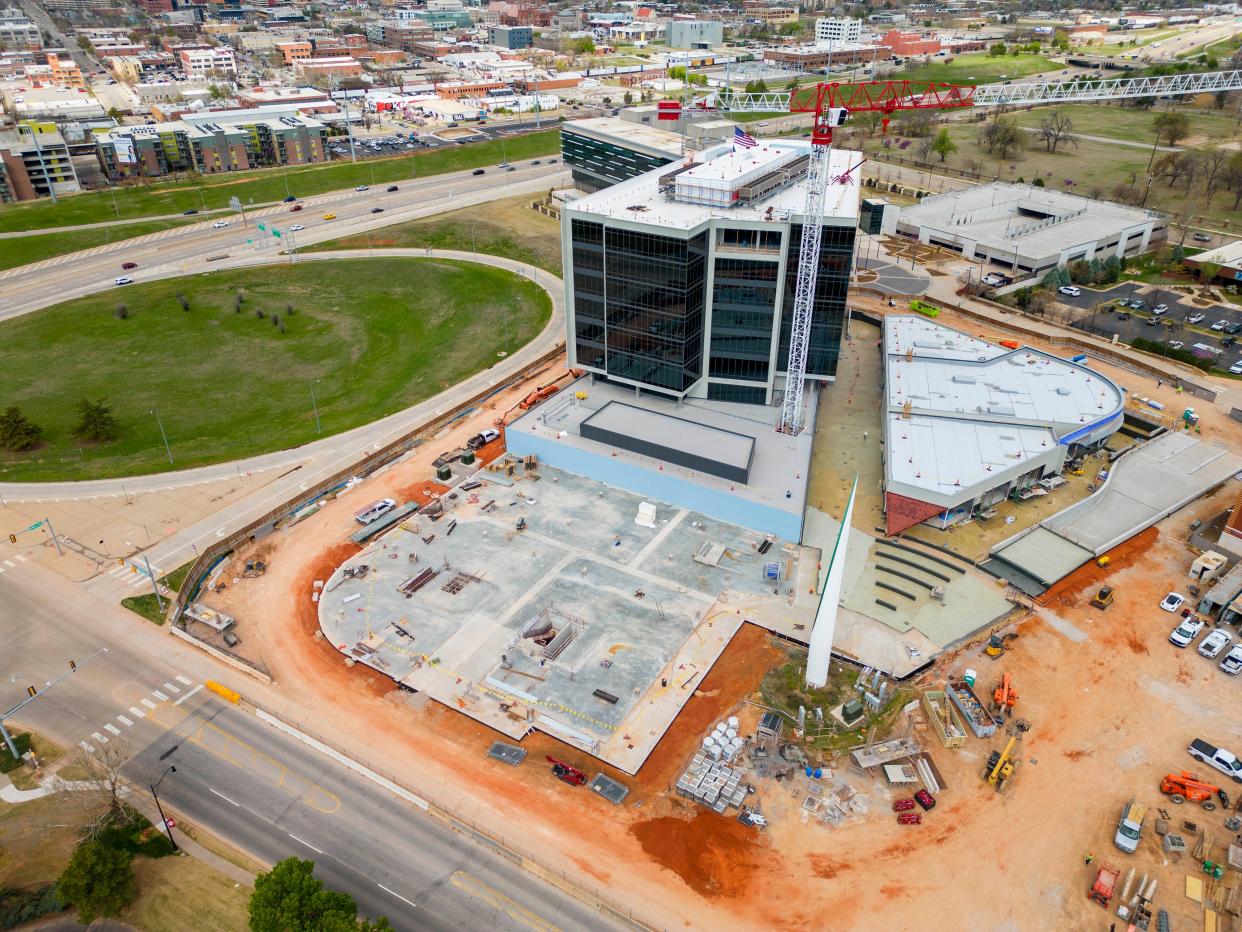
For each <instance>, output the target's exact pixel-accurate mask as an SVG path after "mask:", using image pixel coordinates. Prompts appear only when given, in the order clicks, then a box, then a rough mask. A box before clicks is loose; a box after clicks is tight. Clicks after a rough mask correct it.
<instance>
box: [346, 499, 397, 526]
mask: <svg viewBox="0 0 1242 932" xmlns="http://www.w3.org/2000/svg"><path fill="white" fill-rule="evenodd" d="M396 507H397V503H396V502H394V501H393V500H392V499H391V498H381V499H380V500H379V501H378V502H371V504H369V505H367V507H366V508H364V509H362V511H360V512H358V513H357V514H355V515H354V520H355V521H357V522H358V523H359V524H370V523H371V522H372V521H378V520H379V519H380V518H382V517H384V515H386V514H388V512H390V511H392V510H393V509H394V508H396Z"/></svg>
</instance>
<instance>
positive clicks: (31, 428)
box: [0, 405, 43, 452]
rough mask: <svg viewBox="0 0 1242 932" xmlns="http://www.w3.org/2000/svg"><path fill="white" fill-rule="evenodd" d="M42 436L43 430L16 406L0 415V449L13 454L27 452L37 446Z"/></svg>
mask: <svg viewBox="0 0 1242 932" xmlns="http://www.w3.org/2000/svg"><path fill="white" fill-rule="evenodd" d="M42 436H43V428H42V427H40V426H39V425H38V424H35V423H34V422H33V421H31V420H30V419H29V418H28V417H26V415H24V414H23V413H22V409H21V408H19V407H17V405H13V406H11V407H9V408H6V409H5V411H4V413H3V414H0V447H3V448H4V449H6V450H12V451H14V452H17V451H20V450H29V449H32V448H33V447H36V446H38V445H39V438H41V437H42Z"/></svg>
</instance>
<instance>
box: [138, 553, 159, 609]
mask: <svg viewBox="0 0 1242 932" xmlns="http://www.w3.org/2000/svg"><path fill="white" fill-rule="evenodd" d="M142 562H143V563H145V564H146V565H147V576H148V577H149V578H150V579H151V591H152V592H154V593H155V604H156V605H158V606H159V607H160V611H161V612H162V611H163V610H164V600H163V599H161V598H160V584H159V583H158V582H156V581H155V573H154V572H153V571H152V569H151V561H150V560H148V559H147V555H146V554H145V553H144V554H143V555H142Z"/></svg>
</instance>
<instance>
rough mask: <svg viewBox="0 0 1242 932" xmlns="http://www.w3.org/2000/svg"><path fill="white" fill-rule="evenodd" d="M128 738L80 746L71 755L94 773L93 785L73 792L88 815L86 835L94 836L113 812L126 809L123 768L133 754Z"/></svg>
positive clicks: (80, 764) (81, 765)
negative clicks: (86, 746)
mask: <svg viewBox="0 0 1242 932" xmlns="http://www.w3.org/2000/svg"><path fill="white" fill-rule="evenodd" d="M130 754H131V751H130V747H129V742H128V741H126V740H125V739H124V738H121V737H115V738H111V739H110V740H109V741H108V742H107V743H102V742H101V743H100V744H99V745H98V746H96V747H94V748H93V749H92V750H90V751H88V750H86V748H83V747H79V748H78V749H77V750H76V751H74V752H73V756H72V757H71V758H70V761H71V763H73V764H76V765H77V766H78V767H79V768H81V769H83V770H85V771H86V772H87V773H89V774H90V775H91V782H92V783H93V784H94V786H93V788H91V789H89V790H85V791H83V792H81V793H74V794H73V796H74V798H75V799H77V800H78V802H79V803H80V804H81V805H82V806H83V808H84V809H85V810H86V812H87V813H89V814H90V815H89V818H88V819H87V821H86V829H85V831H86V835H87V837H93V836H94V835H95V834H96V833H97V832H99V831H100V830H101V829H103V828H104V827H105V826H106V825H107V824H108V822H109V821H111V819H112V818H113V817H114V816H121V815H123V814H124V812H125V804H124V802H123V800H122V797H123V796H124V795H125V793H126V788H125V779H124V777H122V776H121V768H122V767H124V766H125V764H126V762H127V761H128V760H129V758H130Z"/></svg>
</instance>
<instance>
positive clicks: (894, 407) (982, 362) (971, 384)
mask: <svg viewBox="0 0 1242 932" xmlns="http://www.w3.org/2000/svg"><path fill="white" fill-rule="evenodd" d="M884 346H885V389H886V391H887V394H888V398H887V402H888V414H887V419H888V420H887V423H886V427H885V434H886V437H885V440H886V444H887V454H888V455H887V458H886V459H887V469H888V478H889V481H890V482H895V483H900V484H902V485H905V486H909V487H912V488H915V489H922V490H924V491H927V492H933V493H936V494H937V495H940V496H945V495H949V496H952V495H955V494H956V492H957V491H958V490H962V491H963V492H964V491H965V490H968V489H970V487H971V486H974V485H976V484H978V483H985V484H984V485H983V488H982V489H980V490H978V491H984V490H986V489H987V488H990V487H991V486H992V485H994V484H997V483H999V481H1001V479H1002V477H1001V476H1000V475H999V474H1000V473H1002V472H1006V471H1010V470H1013V469H1014V467H1016V466H1020V465H1021V464H1023V463H1024V462H1026V461H1028V460H1032V459H1034V458H1036V457H1040V456H1044V455H1045V454H1048V453H1050V452H1052V451H1054V450H1055V448H1056V447H1057V445H1058V444H1060V443H1062V442H1063V440H1064V438H1066V437H1067V436H1069V435H1071V434H1073V433H1075V432H1077V431H1082V430H1085V431H1088V432H1090V431H1091V429H1092V426H1093V425H1100V424H1102V423H1103V422H1105V421H1108V420H1109V419H1112V418H1115V417H1116V416H1117V415H1118V414H1119V413H1120V412H1121V411H1122V409H1123V407H1124V404H1125V400H1124V397H1123V395H1122V392H1121V390H1120V389H1119V388H1118V387H1117V386H1116V385H1114V384H1113V382H1112V381H1111V380H1109V379H1108V378H1106V377H1104V376H1102V375H1100V374H1099V373H1098V372H1094V371H1092V370H1091V369H1088V368H1087V367H1085V366H1080V365H1078V364H1076V363H1072V362H1070V361H1069V360H1066V359H1061V358H1060V357H1058V356H1053V355H1050V354H1048V353H1044V352H1041V351H1039V350H1034V349H1030V348H1027V347H1020V348H1019V349H1016V350H1008V349H1005V348H1003V347H999V346H995V345H993V344H990V343H987V342H985V341H983V340H978V339H975V338H974V337H971V336H967V335H966V334H964V333H960V332H958V331H956V330H952V329H950V328H948V327H945V326H942V325H940V324H936V323H933V322H932V321H930V320H928V319H926V318H923V317H915V316H896V315H895V316H889V317H886V318H885V321H884ZM907 405H909V407H908V409H907V407H906V406H907ZM904 415H908V416H904ZM993 474H996V475H995V477H994V480H995V481H988V480H989V479H992V478H993Z"/></svg>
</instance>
